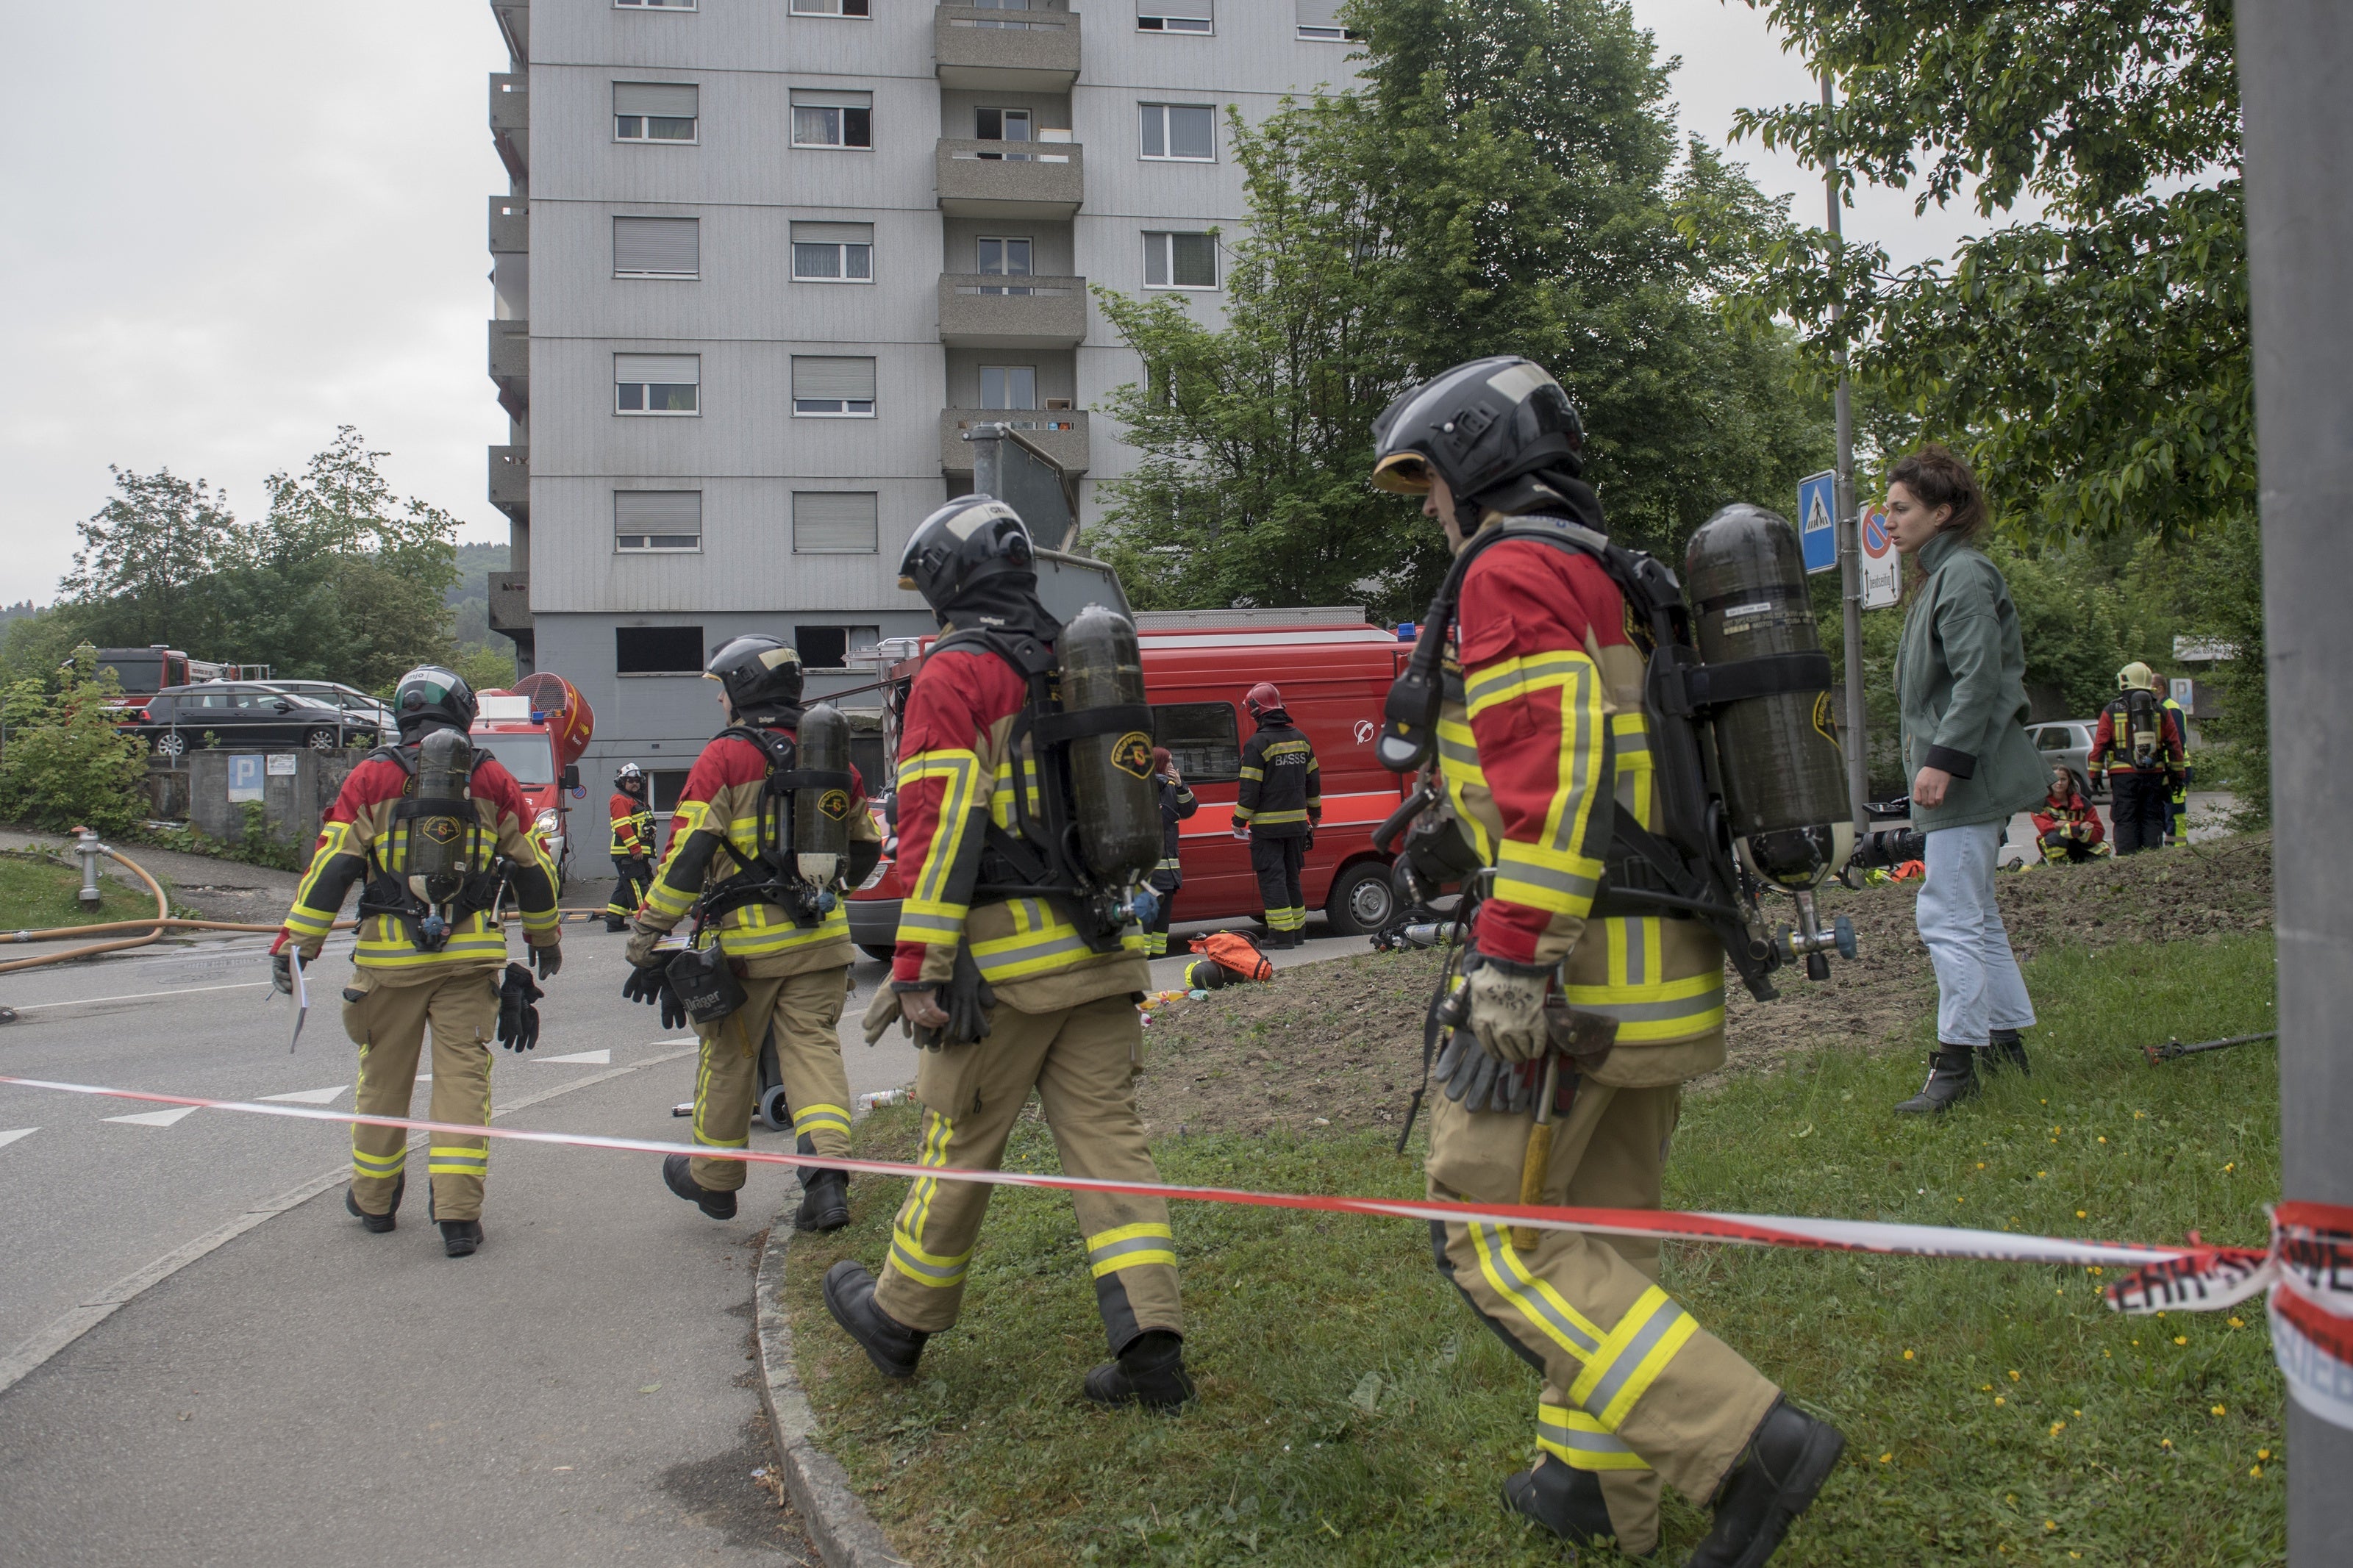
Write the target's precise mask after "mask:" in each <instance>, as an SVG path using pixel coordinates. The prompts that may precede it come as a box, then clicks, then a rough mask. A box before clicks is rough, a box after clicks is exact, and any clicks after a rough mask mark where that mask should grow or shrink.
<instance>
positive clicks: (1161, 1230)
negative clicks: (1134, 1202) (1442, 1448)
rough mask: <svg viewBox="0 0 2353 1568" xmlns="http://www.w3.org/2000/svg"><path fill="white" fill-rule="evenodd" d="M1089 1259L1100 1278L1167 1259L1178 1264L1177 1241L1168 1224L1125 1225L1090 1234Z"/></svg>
mask: <svg viewBox="0 0 2353 1568" xmlns="http://www.w3.org/2000/svg"><path fill="white" fill-rule="evenodd" d="M1087 1262H1088V1264H1089V1265H1090V1266H1091V1267H1092V1269H1093V1272H1094V1277H1095V1278H1096V1279H1102V1278H1103V1276H1104V1275H1106V1274H1113V1273H1116V1272H1118V1271H1119V1270H1120V1269H1123V1268H1138V1267H1140V1266H1142V1265H1144V1264H1146V1263H1165V1264H1166V1265H1168V1267H1169V1268H1176V1240H1175V1238H1174V1237H1171V1236H1170V1234H1169V1231H1168V1227H1167V1226H1166V1225H1165V1224H1161V1223H1159V1222H1157V1221H1146V1222H1145V1223H1143V1224H1140V1225H1124V1226H1118V1227H1117V1228H1115V1229H1112V1230H1104V1231H1098V1232H1096V1233H1095V1234H1094V1235H1092V1236H1091V1237H1087Z"/></svg>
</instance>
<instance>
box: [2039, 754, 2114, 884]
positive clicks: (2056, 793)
mask: <svg viewBox="0 0 2353 1568" xmlns="http://www.w3.org/2000/svg"><path fill="white" fill-rule="evenodd" d="M2033 817H2034V837H2035V839H2036V841H2037V842H2038V843H2040V844H2041V845H2042V863H2043V864H2044V865H2046V866H2060V865H2067V866H2080V865H2082V864H2083V863H2084V861H2086V860H2093V859H2097V858H2101V857H2103V856H2105V855H2106V854H2108V853H2109V850H2108V845H2107V837H2108V830H2107V829H2106V828H2105V827H2103V826H2100V814H2099V813H2098V812H2097V811H2095V810H2094V809H2093V808H2092V803H2091V802H2090V801H2088V800H2085V799H2084V797H2083V795H2081V794H2080V793H2079V792H2078V791H2077V790H2076V788H2075V775H2074V774H2073V773H2069V772H2068V771H2067V770H2066V769H2065V768H2053V769H2052V770H2051V792H2050V793H2049V794H2048V795H2044V796H2043V797H2042V805H2039V806H2037V807H2035V809H2034V812H2033Z"/></svg>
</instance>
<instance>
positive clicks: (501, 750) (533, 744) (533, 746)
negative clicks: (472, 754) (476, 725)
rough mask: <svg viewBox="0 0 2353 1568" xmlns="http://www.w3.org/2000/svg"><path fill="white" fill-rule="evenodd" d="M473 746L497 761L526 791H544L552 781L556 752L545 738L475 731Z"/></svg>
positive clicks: (553, 780) (541, 736) (553, 778)
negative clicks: (489, 754) (488, 733)
mask: <svg viewBox="0 0 2353 1568" xmlns="http://www.w3.org/2000/svg"><path fill="white" fill-rule="evenodd" d="M472 739H473V742H474V744H476V745H477V746H480V747H481V748H482V750H484V751H486V752H490V753H491V755H492V756H494V757H496V758H498V760H499V761H500V763H502V764H503V765H504V766H505V768H506V770H507V772H509V773H512V774H514V776H515V783H517V784H521V785H522V787H523V788H525V789H545V788H546V787H547V786H548V785H549V784H554V782H555V751H554V748H553V747H552V746H550V745H549V744H548V743H547V737H546V736H544V735H485V734H483V733H481V732H480V731H476V732H475V734H474V735H473V737H472Z"/></svg>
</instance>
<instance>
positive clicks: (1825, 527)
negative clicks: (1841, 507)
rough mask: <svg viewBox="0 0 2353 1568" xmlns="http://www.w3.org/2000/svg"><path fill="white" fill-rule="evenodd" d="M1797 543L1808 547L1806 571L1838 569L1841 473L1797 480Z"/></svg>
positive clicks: (1821, 474)
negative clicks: (1839, 479)
mask: <svg viewBox="0 0 2353 1568" xmlns="http://www.w3.org/2000/svg"><path fill="white" fill-rule="evenodd" d="M1798 541H1799V543H1801V544H1803V545H1804V546H1805V547H1806V572H1807V574H1808V575H1809V576H1810V575H1812V574H1814V573H1816V572H1831V571H1836V570H1837V568H1838V473H1837V471H1836V470H1834V469H1833V470H1829V471H1826V472H1823V473H1819V474H1809V475H1807V476H1806V477H1805V478H1804V479H1799V481H1798Z"/></svg>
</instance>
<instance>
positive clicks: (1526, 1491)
mask: <svg viewBox="0 0 2353 1568" xmlns="http://www.w3.org/2000/svg"><path fill="white" fill-rule="evenodd" d="M1504 1507H1505V1508H1506V1509H1508V1510H1511V1511H1512V1512H1514V1513H1517V1514H1522V1515H1525V1517H1527V1518H1529V1519H1532V1520H1534V1521H1536V1522H1537V1523H1538V1524H1541V1525H1543V1526H1544V1527H1545V1528H1546V1530H1549V1531H1552V1532H1553V1533H1554V1534H1555V1535H1557V1536H1559V1537H1560V1538H1561V1539H1562V1540H1563V1541H1566V1542H1568V1543H1569V1544H1570V1545H1572V1546H1592V1547H1600V1546H1610V1545H1615V1544H1616V1542H1617V1540H1618V1527H1617V1526H1616V1525H1614V1524H1612V1523H1610V1522H1609V1504H1608V1503H1607V1502H1605V1501H1603V1500H1602V1497H1601V1478H1600V1477H1599V1476H1597V1475H1594V1474H1593V1473H1592V1472H1590V1471H1588V1470H1580V1469H1577V1468H1575V1467H1573V1466H1570V1465H1564V1464H1562V1463H1561V1462H1560V1461H1559V1460H1558V1459H1554V1458H1543V1459H1539V1460H1537V1461H1536V1464H1535V1468H1534V1469H1528V1470H1520V1471H1518V1472H1516V1473H1514V1474H1513V1475H1508V1476H1505V1477H1504ZM1621 1550H1622V1549H1621ZM1655 1551H1656V1549H1655V1548H1654V1549H1653V1550H1652V1551H1651V1552H1642V1553H1641V1554H1640V1555H1641V1556H1644V1557H1649V1556H1651V1555H1653V1554H1654V1553H1655ZM1626 1555H1628V1556H1633V1555H1636V1554H1635V1553H1633V1552H1627V1553H1626Z"/></svg>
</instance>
